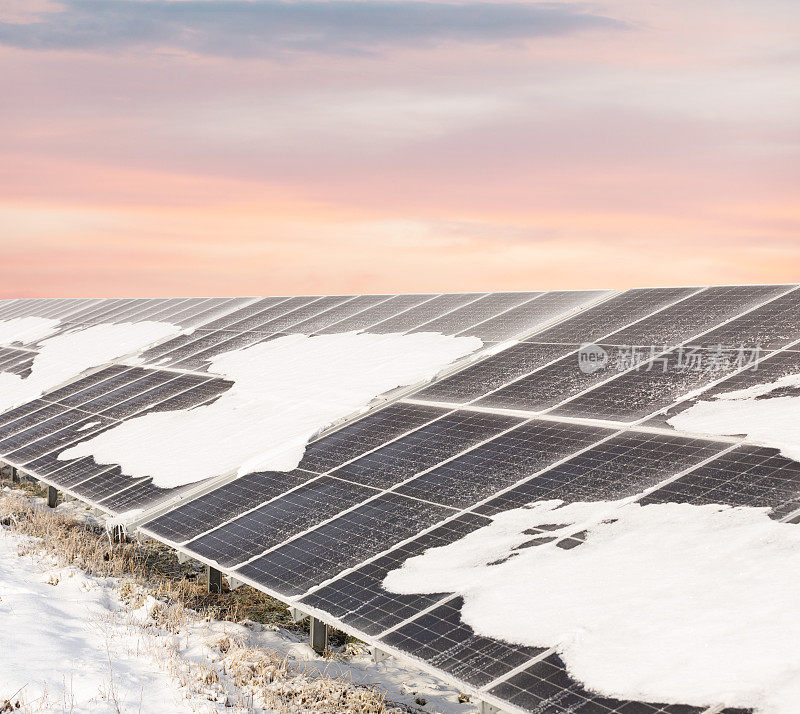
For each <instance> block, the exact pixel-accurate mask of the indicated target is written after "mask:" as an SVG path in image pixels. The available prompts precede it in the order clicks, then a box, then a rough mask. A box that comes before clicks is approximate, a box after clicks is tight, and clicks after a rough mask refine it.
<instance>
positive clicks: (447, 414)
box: [0, 286, 800, 714]
mask: <svg viewBox="0 0 800 714" xmlns="http://www.w3.org/2000/svg"><path fill="white" fill-rule="evenodd" d="M30 302H31V301H24V300H20V301H12V302H11V303H9V304H7V305H3V306H0V320H4V319H8V318H7V317H5V314H6V311H9V310H10V311H11V313H10V314H14V315H22V314H25V312H24V311H25V305H26V304H28V303H30ZM86 302H87V303H91V304H85V305H84V304H76V303H75V301H62V302H58V303H56V302H53V303H51V304H49V305H48V306H44V305H43V303H39V304H37V305H36V309H37V310H43V309H48V310H50V309H53V310H56V309H58V310H61V311H63V314H64V315H65V317H63V318H59V319H62V320H63V323H64V324H68V323H69V321H68V318H69V315H72V314H75V311H78V314H81V313H85V312H86V311H89V314H92V311H95V312H96V311H97V310H98V309H100V307H101V306H102V304H103V303H104V301H86ZM203 304H204V303H202V302H199V303H198V304H197V305H193V306H189V305H186V306H185V307H186V308H187V309H189V308H190V307H193V309H195V310H199V309H200V305H203ZM141 307H142V309H144V305H142V306H141ZM177 307H178V305H177V304H175V305H171V306H170V309H173V310H175V309H177ZM798 307H800V289H798V288H797V286H730V287H712V288H644V289H635V290H628V291H626V292H622V293H617V294H611V293H603V292H602V291H585V292H545V293H490V294H458V295H395V296H386V295H384V296H377V295H364V296H323V297H285V298H261V299H255V298H250V299H243V300H242V301H241V302H239V303H237V304H235V305H233V304H228V305H227V307H225V305H218V306H212V305H210V304H206V305H205V309H206V310H208V311H212V310H214V309H216V310H219V311H220V312H218V313H216V314H214V315H211V314H210V313H204V314H205V317H203V318H191V319H194V320H198V319H199V320H200V321H199V322H197V321H195V323H194V324H192V325H191V327H193V328H195V329H194V331H193V332H192V333H191V334H189V335H182V336H180V337H178V338H174V339H171V340H168V341H165V342H163V343H162V344H159V345H156V346H154V347H153V348H151V349H149V350H147V351H146V352H145V353H144V355H143V360H142V363H141V364H138V365H135V366H134V365H132V364H114V365H108V366H106V367H104V368H102V369H99V370H97V371H95V372H93V373H91V374H88V375H85V376H82V377H79V378H78V379H76V380H75V381H73V382H71V383H69V384H67V385H65V386H63V387H60V388H58V389H55V390H53V391H51V392H50V393H48V394H47V395H44V396H43V397H42V398H41V399H38V400H35V401H33V402H30V403H29V404H26V405H23V406H21V407H18V408H16V409H12V410H9V411H7V412H5V413H3V414H2V415H0V454H3V459H4V460H6V461H8V462H9V463H12V464H14V465H17V466H19V467H21V468H22V469H23V470H24V471H26V472H28V473H31V474H33V475H35V476H37V477H39V478H43V479H44V480H46V481H48V482H49V483H53V484H55V485H57V486H59V487H61V488H66V489H67V490H69V491H70V492H71V493H74V494H75V495H77V496H78V497H80V498H83V499H85V500H87V501H90V502H92V503H96V504H97V505H99V506H100V507H102V508H104V509H106V510H107V511H110V512H112V513H118V512H122V511H128V510H131V509H132V508H141V509H144V511H145V513H146V514H150V515H149V516H147V515H146V516H145V517H144V518H143V519H142V522H143V523H144V525H143V526H142V532H143V533H145V534H147V535H150V536H153V537H155V538H158V539H160V540H162V541H164V542H166V543H169V544H171V545H173V546H175V547H176V548H178V549H179V550H180V551H182V552H184V553H187V554H189V555H192V556H194V557H197V558H199V559H200V560H203V561H204V562H207V563H211V564H213V565H215V566H216V567H219V568H220V569H221V570H223V571H224V572H226V573H227V574H229V575H230V576H232V577H235V578H236V579H238V580H240V581H243V582H246V583H249V584H251V585H253V586H255V587H257V588H259V589H261V590H263V591H265V592H268V593H270V594H273V595H275V596H276V597H279V598H281V599H282V600H284V601H285V602H287V603H288V604H291V605H293V606H296V607H297V608H299V609H300V610H303V611H305V612H308V613H310V614H312V615H314V616H316V617H320V618H321V619H323V620H325V621H326V622H328V623H330V624H333V625H335V626H337V627H340V628H341V629H344V630H346V631H348V632H350V633H352V634H354V635H356V636H359V637H361V638H363V639H365V640H367V641H369V642H371V643H373V644H375V645H376V646H378V647H380V648H381V649H383V650H385V651H387V652H390V653H394V654H398V655H401V656H405V657H408V658H411V659H413V660H415V661H417V662H419V663H420V664H421V665H422V666H424V667H427V668H430V669H432V670H434V671H436V672H439V673H443V674H444V675H445V676H447V677H448V678H450V679H451V680H452V681H454V682H457V683H458V684H459V686H461V687H463V688H464V689H465V690H466V691H469V692H471V693H473V694H474V695H475V696H477V697H478V698H480V699H483V700H485V701H487V702H490V703H492V704H494V705H496V706H498V707H500V708H502V709H505V710H519V711H529V712H542V713H546V714H567V712H569V713H570V714H573V713H578V712H579V713H581V714H590V713H591V714H593V713H594V712H604V713H607V712H618V713H619V714H623V713H624V714H631V713H632V712H642V713H650V714H657V713H663V714H694V713H697V714H700V712H704V711H706V710H705V709H704V708H702V707H699V708H698V707H690V706H685V705H658V704H646V703H641V702H621V701H616V700H611V699H608V698H604V697H600V696H598V695H596V694H593V693H591V692H588V691H586V690H585V689H583V688H582V687H580V686H579V685H578V684H577V683H576V682H574V681H572V680H571V679H570V677H569V675H568V673H567V671H566V668H565V666H564V663H563V662H562V661H561V659H560V658H559V656H558V653H557V652H556V651H555V649H543V648H531V647H522V646H517V645H512V644H509V643H506V642H501V641H499V640H493V639H491V638H487V637H483V636H479V635H477V634H476V633H475V632H473V631H472V630H471V628H470V627H469V626H468V625H466V624H465V623H463V622H462V621H461V618H460V610H461V604H462V601H461V599H460V597H458V596H457V595H454V594H453V593H439V594H435V595H430V594H427V595H420V594H417V595H398V594H394V593H391V592H388V591H387V590H385V589H383V587H382V585H381V583H382V581H383V579H384V577H385V576H386V574H387V573H389V572H390V571H392V570H394V569H395V568H397V567H399V566H400V565H402V563H403V562H405V560H406V559H407V558H409V557H411V556H414V555H417V554H420V553H422V552H424V551H425V550H426V549H428V548H430V547H434V546H440V545H446V544H449V543H453V542H455V541H457V540H459V539H461V538H462V537H463V536H464V535H466V534H467V533H470V532H472V531H474V530H476V529H478V528H481V527H483V526H485V525H488V524H489V523H490V522H491V518H492V516H494V515H496V514H497V513H500V512H503V511H506V510H508V509H511V508H516V507H519V506H524V505H526V504H529V503H531V502H533V501H538V500H548V499H560V500H563V501H565V502H576V501H587V500H603V501H616V500H618V499H623V498H626V499H630V498H638V500H639V502H640V503H642V504H648V503H665V502H687V503H697V504H703V503H726V504H731V505H747V506H758V507H766V508H769V509H771V511H770V513H771V517H773V518H775V519H780V520H785V521H791V522H794V520H796V517H797V512H798V511H800V464H798V463H797V462H794V461H791V460H789V459H786V458H784V457H782V456H780V454H779V453H778V452H777V450H775V449H771V448H766V447H764V446H759V445H756V444H751V443H747V442H746V440H744V439H742V438H738V437H730V438H726V437H719V438H703V437H692V436H690V435H682V434H678V433H676V432H674V430H672V428H671V427H670V426H669V425H668V423H667V421H666V419H668V418H669V417H670V416H672V415H673V414H675V413H677V412H679V411H681V410H683V409H685V408H686V407H687V406H688V405H690V404H692V403H693V400H694V399H695V398H696V397H691V398H687V397H686V395H687V394H688V393H690V392H692V391H695V392H698V390H699V392H702V393H703V395H705V394H716V393H721V392H726V391H731V390H734V389H741V388H745V387H749V386H753V385H754V384H761V383H765V382H771V381H774V380H775V379H777V378H778V377H781V376H784V375H786V374H796V373H798V366H800V365H799V364H798V363H799V362H800V351H798V350H800V348H798V344H799V343H800V320H798V318H797V315H798ZM163 308H164V309H167V306H166V305H164V306H163ZM123 309H124V310H128V309H132V306H127V305H126V306H124V308H123V306H117V307H115V308H114V310H123ZM147 309H150V310H155V309H156V305H155V304H150V305H147ZM112 314H115V313H112ZM134 314H136V313H134ZM198 314H199V313H198ZM81 319H86V318H81ZM144 319H147V318H144ZM75 324H89V323H85V322H84V323H75ZM181 324H183V323H181ZM66 329H69V328H66ZM348 330H364V331H367V332H379V333H386V332H395V331H408V332H415V331H425V330H432V331H437V332H442V333H444V334H459V335H464V334H468V335H474V336H477V337H480V339H481V340H483V342H484V344H485V345H486V346H487V347H489V348H490V349H489V350H487V352H486V353H481V355H479V357H480V359H477V360H474V361H472V362H469V363H466V362H465V363H464V364H463V365H461V366H459V368H458V369H456V370H455V371H453V372H452V373H449V372H448V374H446V375H445V376H443V377H442V378H441V379H438V380H436V381H434V382H433V383H432V384H429V385H426V386H422V387H421V388H419V389H417V390H416V391H414V392H413V393H412V394H407V395H405V396H402V395H401V396H399V397H397V398H393V399H391V400H390V401H388V402H382V401H377V402H376V403H375V404H373V405H372V408H371V409H370V410H369V411H368V412H367V413H366V414H365V415H363V416H361V417H359V418H353V419H350V420H347V421H346V422H345V423H343V424H342V425H340V426H339V427H338V428H336V429H335V430H333V431H331V432H330V433H327V434H324V435H322V436H321V437H320V438H318V439H316V440H314V441H312V443H310V444H309V445H308V447H307V449H306V452H305V454H304V456H303V459H302V461H301V462H300V464H299V465H298V467H297V468H296V469H294V470H293V471H290V472H288V473H284V472H280V473H279V472H259V473H251V474H247V475H246V476H242V477H240V478H237V479H235V480H232V481H226V482H222V481H216V480H213V479H212V481H211V482H209V483H205V484H201V485H200V486H199V487H198V486H196V485H195V486H193V487H191V488H186V487H184V489H178V490H169V491H164V490H162V489H157V488H155V487H154V486H153V485H152V482H151V480H150V479H149V478H140V479H131V477H129V476H127V475H125V474H123V473H122V472H121V470H120V469H119V467H114V466H112V467H108V466H99V465H97V464H95V463H94V461H93V459H91V458H83V459H79V460H74V461H68V462H64V461H59V460H57V459H56V458H55V457H56V456H57V454H58V453H59V452H60V451H62V450H63V449H64V448H66V447H67V446H68V445H70V444H74V443H79V442H80V441H81V440H83V439H86V438H89V437H90V436H93V435H96V434H97V433H99V432H101V431H103V430H105V429H107V428H110V427H111V426H113V425H115V424H117V423H119V422H120V421H124V420H126V419H129V418H131V417H132V416H135V415H139V414H143V413H147V412H148V411H153V410H155V411H158V410H172V409H183V408H188V407H190V406H193V405H197V404H203V403H207V402H208V401H210V400H213V399H215V398H217V397H218V396H219V394H221V393H223V392H224V391H225V390H226V389H228V388H229V387H230V383H229V382H226V381H225V380H224V379H222V378H220V377H217V376H214V375H213V374H212V373H210V372H209V361H210V360H212V359H213V358H214V357H215V356H216V355H219V354H221V353H223V352H226V351H228V350H231V349H237V348H241V347H245V346H249V345H252V344H256V343H259V342H263V341H265V340H269V339H275V338H276V337H278V336H281V335H285V334H292V333H297V332H301V333H303V334H331V333H335V332H343V331H348ZM585 343H594V345H595V346H596V347H594V348H592V349H593V350H595V352H596V351H597V350H598V349H599V348H602V349H603V350H604V352H605V354H606V355H607V363H606V364H605V367H604V368H601V369H597V370H595V371H591V370H587V371H583V370H581V369H579V362H578V359H579V356H580V355H581V354H582V352H583V351H584V350H585V347H583V345H585ZM17 348H20V349H22V350H26V349H31V348H29V347H28V346H19V345H9V346H8V349H10V350H14V349H17ZM492 348H493V349H492ZM32 349H33V350H35V346H34V348H32ZM1 356H2V354H0V357H1ZM9 360H11V361H12V362H13V360H12V357H11V356H9ZM753 362H755V363H757V365H758V367H759V369H758V370H757V371H754V370H753V369H752V363H753ZM2 370H3V363H0V371H2ZM704 390H707V391H704ZM82 429H83V430H82ZM582 537H583V534H582V533H580V532H577V533H573V534H571V535H570V536H569V537H560V539H558V540H557V542H556V543H555V545H556V546H557V547H561V548H573V547H580V545H581V542H582ZM554 540H555V538H554V536H553V535H552V534H550V533H548V531H547V529H546V528H542V529H540V530H539V531H536V532H531V533H530V542H529V543H527V544H525V545H526V546H532V547H535V546H538V545H542V544H545V543H552V542H553V541H554ZM687 656H690V653H687ZM708 711H709V712H711V711H713V712H715V713H716V712H719V711H721V708H720V707H712V709H709V710H708ZM724 711H726V712H727V713H728V714H734V710H732V709H729V710H724ZM736 711H740V710H736Z"/></svg>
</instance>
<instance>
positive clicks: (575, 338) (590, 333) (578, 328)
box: [529, 288, 698, 344]
mask: <svg viewBox="0 0 800 714" xmlns="http://www.w3.org/2000/svg"><path fill="white" fill-rule="evenodd" d="M697 290H698V288H636V289H633V290H627V291H626V292H624V293H622V294H620V295H617V296H616V297H613V298H610V299H609V300H605V301H603V302H601V303H600V304H599V305H595V306H594V307H591V308H589V309H587V310H585V311H584V312H580V313H578V314H577V315H575V316H574V317H569V318H567V319H566V320H562V321H561V322H558V323H557V324H555V325H553V326H552V327H548V328H547V329H546V330H543V331H542V332H537V333H536V334H535V335H534V336H533V337H531V338H529V341H531V342H561V343H565V344H576V343H577V344H582V343H585V342H597V341H598V340H600V339H601V338H602V337H605V336H606V335H609V334H611V333H612V332H614V331H615V330H619V329H621V328H623V327H625V326H626V325H628V324H630V323H632V322H636V321H637V320H641V319H642V318H643V317H646V316H647V315H650V314H651V313H654V312H656V311H657V310H661V309H663V308H665V307H666V306H667V305H670V304H672V303H674V302H675V301H676V300H680V299H682V298H685V297H688V296H689V295H691V294H692V293H694V292H697Z"/></svg>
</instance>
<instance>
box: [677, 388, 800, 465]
mask: <svg viewBox="0 0 800 714" xmlns="http://www.w3.org/2000/svg"><path fill="white" fill-rule="evenodd" d="M798 417H800V375H797V374H790V375H786V376H784V377H781V378H780V379H778V380H776V381H774V382H770V383H768V384H758V385H755V386H753V387H749V388H747V389H739V390H736V391H734V392H725V393H723V394H718V395H716V396H715V397H714V399H711V400H704V401H700V402H698V403H697V404H695V405H693V406H692V407H690V408H689V409H687V410H685V411H683V412H681V413H680V414H677V415H676V416H674V417H672V418H671V419H669V420H668V423H669V424H670V425H671V426H673V427H674V428H676V429H679V430H681V431H688V432H693V433H696V434H709V435H714V436H721V435H745V436H747V437H749V438H750V440H752V441H757V442H759V443H762V444H766V445H767V446H771V447H774V448H776V449H780V451H781V453H782V454H783V455H784V456H785V457H787V458H789V459H794V460H795V461H800V418H798Z"/></svg>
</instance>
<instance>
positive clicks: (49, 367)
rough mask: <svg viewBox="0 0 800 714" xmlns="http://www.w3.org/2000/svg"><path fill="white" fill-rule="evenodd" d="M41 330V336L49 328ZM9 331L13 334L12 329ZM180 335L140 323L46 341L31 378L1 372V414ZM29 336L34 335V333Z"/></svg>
mask: <svg viewBox="0 0 800 714" xmlns="http://www.w3.org/2000/svg"><path fill="white" fill-rule="evenodd" d="M25 319H28V318H25ZM34 319H37V320H38V319H40V318H34ZM47 322H50V323H53V322H54V321H52V320H48V321H47ZM55 324H58V323H57V322H56V323H55ZM51 327H52V325H51ZM37 329H40V332H39V334H41V332H42V331H43V330H44V329H45V326H44V325H41V326H40V328H37ZM5 332H6V334H11V331H10V330H9V329H6V331H5ZM180 332H182V328H181V327H178V326H176V325H172V324H169V323H165V322H137V323H121V324H118V325H111V324H107V325H94V326H92V327H88V328H86V329H85V330H79V331H77V332H67V333H64V334H60V335H56V336H55V337H50V338H48V339H46V340H43V341H41V342H39V344H38V345H37V354H36V357H35V358H34V360H33V365H32V367H31V373H30V374H29V375H28V376H27V377H21V376H19V375H16V374H10V373H8V372H3V373H0V411H4V410H6V409H11V408H13V407H16V406H19V405H20V404H25V403H26V402H29V401H31V400H33V399H36V398H37V397H39V396H41V395H42V394H44V393H45V392H47V391H49V390H51V389H54V388H55V387H58V386H59V385H61V384H64V383H65V382H67V381H69V380H71V379H74V378H75V377H78V376H79V375H81V374H82V373H83V372H85V371H86V370H88V369H92V368H94V367H99V366H101V365H104V364H106V363H108V362H110V361H112V360H115V359H118V358H120V357H123V356H125V355H128V354H130V353H138V352H140V351H141V350H143V349H145V348H146V347H149V346H150V345H152V344H153V343H155V342H158V341H159V340H162V339H165V338H167V337H172V336H174V335H176V334H179V333H180ZM27 334H28V336H30V335H31V334H33V333H32V332H28V333H27Z"/></svg>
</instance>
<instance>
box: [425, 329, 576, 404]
mask: <svg viewBox="0 0 800 714" xmlns="http://www.w3.org/2000/svg"><path fill="white" fill-rule="evenodd" d="M577 348H578V345H558V344H533V343H530V342H520V343H519V344H516V345H512V346H511V347H509V348H508V349H506V350H503V351H502V352H499V353H498V354H496V355H492V356H491V357H487V358H486V359H483V360H481V361H479V362H477V363H476V364H474V365H471V366H469V367H467V368H466V369H462V370H461V371H459V372H456V373H455V374H453V375H450V376H449V377H445V378H444V379H440V380H438V381H436V382H434V383H433V384H431V385H430V386H428V387H425V388H424V389H422V390H420V391H418V392H415V393H414V399H420V400H428V401H431V402H449V403H452V404H464V403H466V402H469V401H471V400H473V399H477V398H478V397H480V396H482V395H484V394H486V393H487V392H491V391H493V390H496V389H500V387H503V386H505V385H506V384H509V383H510V382H513V381H514V380H515V379H519V378H520V377H524V376H525V375H526V374H529V373H531V372H533V371H534V370H535V369H538V368H539V367H544V365H546V364H548V363H550V362H552V361H554V360H556V359H558V358H560V357H563V356H564V355H566V354H570V353H572V352H574V351H575V350H576V349H577ZM575 362H577V359H576V360H575Z"/></svg>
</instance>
